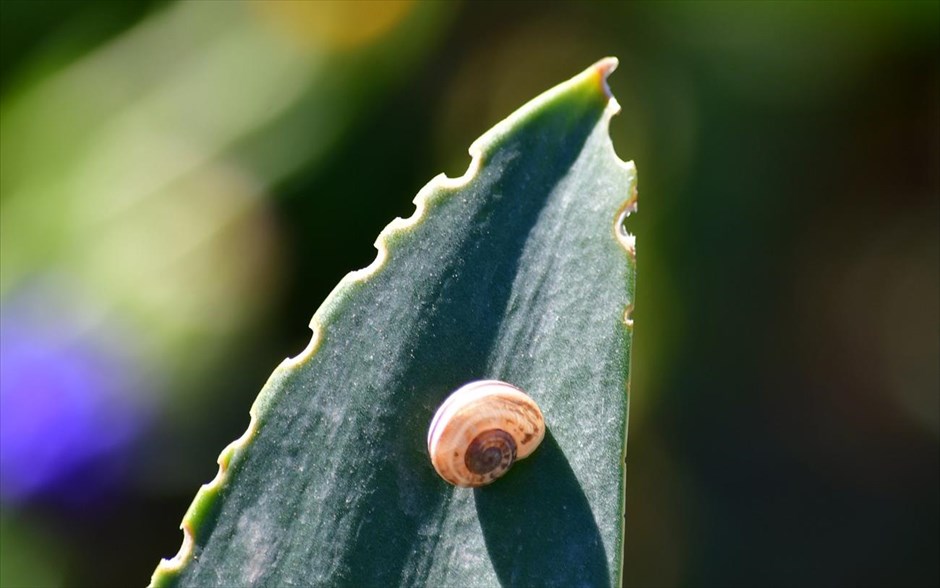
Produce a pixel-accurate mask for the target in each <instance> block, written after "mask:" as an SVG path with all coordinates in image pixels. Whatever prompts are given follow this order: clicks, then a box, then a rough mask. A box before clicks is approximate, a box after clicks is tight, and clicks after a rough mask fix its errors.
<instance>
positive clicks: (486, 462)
mask: <svg viewBox="0 0 940 588" xmlns="http://www.w3.org/2000/svg"><path fill="white" fill-rule="evenodd" d="M544 436H545V419H544V418H543V417H542V411H541V410H539V407H538V405H536V404H535V401H534V400H532V399H531V398H529V396H527V395H526V394H525V392H523V391H522V390H520V389H518V388H516V387H515V386H512V385H510V384H507V383H506V382H500V381H498V380H481V381H477V382H471V383H469V384H467V385H465V386H463V387H461V388H460V389H458V390H457V391H456V392H454V393H453V394H451V395H450V397H448V398H447V400H445V401H444V404H442V405H441V407H440V408H439V409H437V414H435V415H434V420H432V421H431V428H430V429H429V430H428V453H429V454H430V456H431V463H432V464H433V465H434V469H435V470H437V473H438V474H440V476H441V477H442V478H444V479H445V480H447V481H448V482H450V483H451V484H454V485H455V486H462V487H465V488H469V487H476V486H484V485H486V484H489V483H490V482H492V481H493V480H495V479H497V478H499V477H500V476H502V475H503V474H505V473H506V471H507V470H509V468H510V467H511V466H512V464H513V463H514V462H515V461H516V460H517V459H522V458H524V457H528V456H529V454H531V453H532V452H533V451H535V448H536V447H538V446H539V443H541V442H542V438H543V437H544Z"/></svg>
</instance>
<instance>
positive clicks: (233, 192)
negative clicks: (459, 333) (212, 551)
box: [0, 0, 940, 587]
mask: <svg viewBox="0 0 940 588" xmlns="http://www.w3.org/2000/svg"><path fill="white" fill-rule="evenodd" d="M0 9H2V26H0V48H2V56H0V74H2V76H0V83H2V86H0V115H2V119H0V121H2V133H0V148H2V168H0V187H2V193H0V254H2V257H0V260H2V264H0V383H2V385H0V401H2V402H0V474H2V475H0V482H2V484H0V501H2V502H0V505H2V513H0V557H2V559H0V585H2V586H5V587H6V586H10V587H12V586H43V587H45V586H49V587H54V586H129V585H141V584H145V583H146V582H147V581H148V580H149V577H150V574H151V572H152V570H153V568H154V566H155V565H156V563H157V561H158V560H159V558H160V557H169V556H171V555H173V554H174V553H175V552H176V551H177V549H178V547H179V544H180V540H181V532H180V531H179V529H178V525H179V522H180V519H181V518H182V515H183V512H184V511H185V509H186V507H187V506H188V504H189V502H190V501H191V499H192V497H193V496H194V494H195V492H196V489H197V488H198V486H199V485H200V484H202V483H204V482H206V481H208V480H209V479H211V478H212V477H213V476H214V474H215V471H216V465H215V458H216V456H217V455H218V453H219V452H220V451H221V449H222V448H223V447H224V446H225V445H226V444H227V443H228V442H229V441H231V440H232V439H234V438H236V437H237V436H239V435H240V434H241V433H242V432H243V430H244V429H245V427H246V426H247V424H248V408H249V406H250V404H251V402H252V400H253V399H254V396H255V395H256V393H257V392H258V390H259V389H260V388H261V386H262V384H263V383H264V382H265V380H266V378H267V376H268V375H269V373H270V372H271V370H272V369H273V368H274V367H275V366H276V365H277V364H278V363H279V362H280V360H281V359H283V358H285V357H287V356H290V355H295V354H296V353H297V352H299V351H300V350H301V349H302V348H303V347H304V346H305V344H306V342H307V340H308V338H309V336H310V333H309V331H308V330H307V326H306V325H307V323H308V321H309V319H310V317H311V315H312V314H313V312H314V310H315V309H316V307H317V306H318V305H319V303H320V302H321V301H322V300H323V299H324V297H325V296H326V295H327V293H328V292H329V291H330V290H331V289H332V287H333V286H334V285H335V284H336V283H337V282H338V281H339V279H340V278H341V277H342V276H343V275H344V274H345V273H346V272H348V271H351V270H354V269H357V268H360V267H364V266H365V265H367V264H368V263H369V262H370V261H371V260H372V258H373V257H374V255H375V250H374V249H373V247H372V242H373V240H374V238H375V237H376V235H377V234H378V233H379V231H380V230H381V228H382V227H383V226H384V225H385V224H387V223H388V222H389V221H390V220H391V219H392V218H394V217H395V216H408V215H409V214H410V213H411V211H412V210H413V206H412V204H411V199H412V198H413V197H414V194H415V193H416V192H417V191H418V189H419V188H420V187H421V186H422V185H423V184H424V183H425V182H426V181H427V180H429V179H430V178H431V177H432V176H434V175H435V174H437V173H438V172H440V171H445V172H447V173H448V174H449V175H451V176H456V175H460V174H461V173H463V171H464V170H465V168H466V166H467V164H468V163H469V156H468V155H467V152H466V150H467V147H468V146H469V145H470V142H471V141H472V140H473V139H474V138H476V137H477V136H478V135H479V134H481V133H482V132H483V131H484V130H486V129H487V128H489V127H490V126H491V125H492V124H494V123H495V122H497V121H498V120H500V119H501V118H503V117H504V116H505V115H507V114H508V113H510V112H511V111H512V110H514V109H515V108H516V107H518V106H520V105H521V104H522V103H523V102H524V101H526V100H527V99H529V98H531V97H533V96H535V95H536V94H537V93H539V92H541V91H542V90H544V89H547V88H548V87H550V86H552V85H554V84H556V83H558V82H560V81H562V80H564V79H567V78H568V77H570V76H572V75H574V74H576V73H578V72H579V71H581V70H582V69H584V68H585V67H587V66H588V65H590V64H591V63H593V62H594V61H596V60H597V59H598V58H600V57H602V56H605V55H616V56H618V57H619V58H620V68H619V70H618V71H617V72H616V73H615V74H614V75H613V77H612V78H611V80H610V85H611V87H612V90H613V92H614V93H615V95H616V96H617V98H618V100H619V102H620V103H621V105H622V106H623V112H622V114H621V115H620V116H619V117H617V118H616V119H615V120H614V121H613V123H612V128H611V133H612V136H613V140H614V144H615V147H616V149H617V151H618V153H619V154H620V155H621V157H622V158H624V159H633V160H635V161H636V163H637V166H638V169H639V178H640V201H641V206H640V213H639V214H638V215H636V216H635V220H633V221H632V222H633V226H632V227H631V228H632V229H633V230H634V231H635V232H636V233H637V234H638V243H639V281H638V288H639V290H638V295H637V298H638V300H637V307H636V311H635V314H634V318H635V319H636V329H635V334H636V341H635V345H636V347H635V356H634V360H633V381H632V410H631V417H630V419H631V420H630V433H629V435H630V438H629V455H628V458H627V464H628V475H627V487H628V495H627V544H626V564H625V574H624V577H625V584H626V585H627V586H735V585H740V586H752V585H782V586H796V585H799V586H816V585H819V586H836V585H857V586H867V585H871V586H886V585H890V586H920V585H923V586H928V585H933V586H936V585H938V583H940V577H938V574H940V572H938V569H940V562H938V559H940V555H938V554H940V539H938V537H940V487H938V486H940V481H938V471H940V204H938V203H940V59H938V56H940V3H938V2H890V3H879V2H857V3H848V2H819V3H813V2H780V3H771V2H730V3H711V2H681V3H669V2H648V3H615V2H603V3H542V2H539V3H526V2H512V3H498V2H486V3H470V2H465V3H443V2H439V3H420V2H409V1H391V0H390V1H387V2H357V3H349V4H339V3H332V2H309V3H305V2H286V3H276V2H264V3H262V2H245V3H235V2H232V3H227V2H183V3H177V2H166V1H161V0H152V1H149V2H139V3H124V2H118V1H116V0H115V1H111V0H93V1H87V2H58V1H33V0H31V1H20V0H4V1H3V2H2V4H0Z"/></svg>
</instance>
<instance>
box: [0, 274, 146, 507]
mask: <svg viewBox="0 0 940 588" xmlns="http://www.w3.org/2000/svg"><path fill="white" fill-rule="evenodd" d="M22 294H26V292H22ZM29 294H30V296H29V298H26V297H25V296H16V297H11V298H9V299H8V302H4V303H3V304H2V305H0V498H2V499H3V501H4V502H22V501H24V500H28V499H34V498H38V497H43V498H45V499H52V500H54V501H56V502H60V503H66V504H85V503H87V502H88V501H89V500H94V499H95V498H99V497H101V496H103V494H104V493H106V492H109V491H112V490H114V489H115V488H116V486H117V485H119V484H120V482H121V479H122V477H123V474H124V473H125V470H126V465H127V464H128V463H129V462H130V459H129V458H130V455H129V452H130V451H131V450H132V449H133V445H134V442H135V441H136V440H137V439H138V438H139V436H140V435H141V433H142V432H143V430H144V428H145V426H146V422H147V420H148V418H147V417H148V412H149V411H148V410H147V408H146V403H145V402H142V400H145V399H146V396H147V395H146V394H143V393H142V392H143V391H142V390H141V389H140V388H139V386H140V385H141V383H142V382H143V380H142V378H141V377H140V376H139V375H138V370H137V369H136V366H135V364H134V362H133V361H131V356H130V354H128V353H127V352H126V349H127V347H126V346H124V345H122V344H121V343H122V342H121V341H120V337H119V336H117V334H116V333H115V332H114V331H113V330H109V329H107V328H103V327H100V326H96V327H94V328H88V327H81V326H80V325H79V323H80V321H79V320H78V318H79V317H78V315H77V313H70V312H68V310H67V309H65V308H62V307H61V306H60V307H56V306H55V305H54V304H49V302H50V298H51V297H48V296H42V295H41V294H42V293H41V292H40V293H39V294H40V295H39V296H36V294H37V292H36V291H34V290H31V291H30V292H29ZM43 299H45V300H44V302H45V304H43V303H40V302H39V301H41V300H43ZM53 300H54V298H53Z"/></svg>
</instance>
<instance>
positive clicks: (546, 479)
mask: <svg viewBox="0 0 940 588" xmlns="http://www.w3.org/2000/svg"><path fill="white" fill-rule="evenodd" d="M474 498H475V501H476V510H477V516H478V518H479V520H480V526H481V527H482V529H483V538H484V541H485V542H486V549H487V551H488V552H489V556H490V559H491V561H492V562H493V567H494V568H495V570H496V575H497V576H498V577H499V582H500V584H502V585H503V586H566V587H571V586H607V585H609V584H610V571H609V568H608V566H607V556H606V553H605V552H604V544H603V541H602V540H601V534H600V530H599V529H598V528H597V523H596V522H595V520H594V514H593V513H592V512H591V507H590V505H589V503H588V500H587V497H586V496H585V495H584V491H583V490H582V489H581V485H580V484H579V483H578V480H577V478H576V477H575V475H574V471H572V469H571V466H570V465H569V464H568V460H567V458H565V454H564V453H563V452H562V450H561V447H559V446H558V443H557V442H556V441H555V438H554V437H553V436H552V434H551V431H546V434H545V440H544V441H542V445H541V446H540V447H539V449H538V450H537V451H536V452H535V453H533V454H532V456H531V457H529V458H527V459H525V460H523V461H520V462H518V463H517V464H515V465H514V466H513V468H512V470H511V471H510V472H509V473H508V474H507V475H506V477H505V478H503V479H502V480H499V481H498V482H497V483H495V484H492V485H491V486H485V487H483V488H477V489H476V490H475V491H474Z"/></svg>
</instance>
